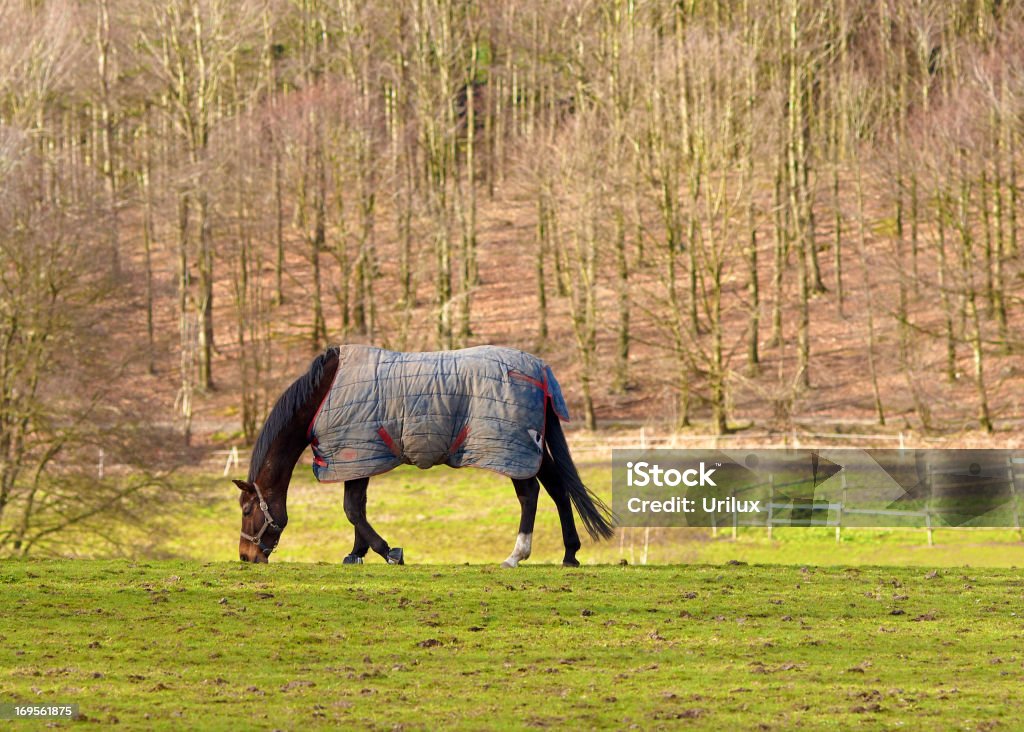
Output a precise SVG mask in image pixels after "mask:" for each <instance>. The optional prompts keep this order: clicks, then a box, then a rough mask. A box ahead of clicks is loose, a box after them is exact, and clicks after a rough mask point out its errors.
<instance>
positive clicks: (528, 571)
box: [0, 560, 1024, 730]
mask: <svg viewBox="0 0 1024 732" xmlns="http://www.w3.org/2000/svg"><path fill="white" fill-rule="evenodd" d="M894 612H895V613H896V614H894ZM1022 615H1024V580H1022V579H1021V577H1020V573H1019V572H1016V571H1012V570H1005V569H984V570H977V569H970V570H940V571H939V572H938V573H937V574H936V573H932V572H926V571H924V570H922V569H919V568H892V567H885V568H881V567H863V568H843V569H840V568H810V569H808V568H800V567H787V566H777V565H770V566H730V565H726V566H709V565H699V566H680V567H632V566H630V567H618V566H614V567H610V566H604V567H584V568H581V569H578V570H563V569H561V568H558V567H545V566H534V567H529V566H523V567H521V568H520V569H517V570H500V569H497V568H496V567H491V566H483V567H480V566H472V567H463V566H420V567H414V566H406V567H388V566H385V565H382V564H376V565H364V566H362V567H344V566H339V565H336V564H333V565H322V564H288V563H277V564H271V565H264V566H252V565H243V564H240V563H238V562H231V563H206V564H202V563H197V562H177V561H169V562H157V561H152V562H140V563H131V562H128V561H123V560H117V561H63V560H61V561H33V560H18V561H7V562H4V563H3V564H0V617H2V618H3V624H2V625H0V701H19V702H54V703H78V704H80V707H81V712H82V714H84V715H85V716H86V717H87V721H86V722H85V723H82V722H74V723H72V722H62V723H59V724H60V725H61V726H63V727H74V728H98V727H99V726H101V725H102V726H107V725H109V724H110V723H111V722H112V721H114V720H115V719H116V720H117V721H119V722H120V723H121V726H122V728H126V729H187V728H192V729H194V728H204V729H223V730H235V729H266V730H270V729H292V730H294V729H338V728H359V729H395V728H402V729H437V728H462V729H484V728H523V727H541V726H553V727H559V728H566V727H573V728H586V727H588V726H589V727H596V728H609V727H611V728H619V729H622V728H629V727H633V726H635V727H636V728H639V729H656V728H675V727H677V726H681V725H683V724H685V725H686V726H687V727H692V728H695V729H757V728H761V729H780V730H781V729H789V728H792V727H794V726H798V725H802V726H804V727H806V728H810V729H852V728H863V729H889V728H896V727H909V728H913V729H968V730H976V729H1015V728H1020V727H1021V726H1024V705H1022V704H1021V701H1022V698H1021V697H1022V692H1021V673H1022V672H1021V666H1022V662H1024V654H1022V652H1021V648H1022V645H1021V639H1022V636H1024V623H1022ZM44 725H45V723H44V722H18V723H17V724H16V725H15V726H14V727H13V728H15V729H22V728H25V729H29V728H43V727H44Z"/></svg>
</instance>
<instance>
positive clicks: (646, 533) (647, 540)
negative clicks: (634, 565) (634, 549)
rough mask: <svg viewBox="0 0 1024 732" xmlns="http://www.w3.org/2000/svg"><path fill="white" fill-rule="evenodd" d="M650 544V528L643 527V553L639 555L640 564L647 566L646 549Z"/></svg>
mask: <svg viewBox="0 0 1024 732" xmlns="http://www.w3.org/2000/svg"><path fill="white" fill-rule="evenodd" d="M650 543H651V527H650V526H645V527H644V551H643V554H641V555H640V564H647V547H648V546H649V545H650Z"/></svg>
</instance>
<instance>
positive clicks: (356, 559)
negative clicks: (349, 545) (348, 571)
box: [341, 554, 363, 564]
mask: <svg viewBox="0 0 1024 732" xmlns="http://www.w3.org/2000/svg"><path fill="white" fill-rule="evenodd" d="M341 563H342V564H362V563H363V558H362V557H360V556H358V555H356V554H349V555H348V556H347V557H345V558H344V559H342V560H341Z"/></svg>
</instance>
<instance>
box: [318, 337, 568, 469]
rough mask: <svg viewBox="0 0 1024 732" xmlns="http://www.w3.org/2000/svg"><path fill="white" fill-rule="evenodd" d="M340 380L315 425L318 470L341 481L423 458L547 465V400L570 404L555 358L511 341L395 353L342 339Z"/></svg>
mask: <svg viewBox="0 0 1024 732" xmlns="http://www.w3.org/2000/svg"><path fill="white" fill-rule="evenodd" d="M338 355H339V360H338V371H337V375H336V376H335V377H334V383H333V384H332V386H331V389H330V391H328V392H327V396H326V397H325V398H324V401H323V403H322V404H321V405H320V408H319V410H318V411H317V413H316V416H315V417H314V418H313V421H312V423H311V424H310V426H309V432H308V434H307V437H308V438H309V440H310V444H311V445H312V447H313V456H314V457H313V473H314V474H315V475H316V477H317V480H319V481H322V482H335V481H341V480H353V479H356V478H365V477H368V476H371V475H378V474H380V473H385V472H387V471H389V470H392V469H393V468H395V467H397V466H399V465H401V464H402V463H410V464H412V465H415V466H417V467H420V468H429V467H431V466H434V465H442V464H443V465H450V466H451V467H453V468H462V467H467V466H473V467H477V468H487V469H488V470H493V471H495V472H498V473H501V474H502V475H507V476H508V477H510V478H529V477H532V476H534V475H536V474H537V470H538V469H539V468H540V462H541V457H542V451H543V445H544V416H545V409H546V407H547V405H548V404H549V403H550V404H551V407H552V409H553V410H554V411H555V413H556V414H557V415H558V416H559V418H560V419H563V420H565V419H568V418H569V412H568V409H567V408H566V406H565V400H564V398H563V397H562V390H561V388H560V387H559V386H558V382H557V381H555V376H554V374H553V373H552V372H551V367H550V366H548V365H547V364H545V363H544V362H543V361H542V360H541V359H539V358H537V357H536V356H531V355H530V354H528V353H523V352H522V351H517V350H515V349H512V348H498V347H495V346H479V347H477V348H466V349H463V350H459V351H439V352H433V353H396V352H395V351H385V350H382V349H380V348H372V347H369V346H341V347H340V348H339V354H338Z"/></svg>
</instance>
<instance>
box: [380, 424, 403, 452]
mask: <svg viewBox="0 0 1024 732" xmlns="http://www.w3.org/2000/svg"><path fill="white" fill-rule="evenodd" d="M377 434H378V435H380V439H382V440H384V444H385V445H387V446H388V449H389V450H391V452H393V453H394V454H395V457H397V458H400V457H402V452H401V450H399V449H398V445H396V444H395V441H394V439H392V437H391V435H389V434H388V431H387V430H386V429H384V428H383V427H381V428H379V429H378V430H377Z"/></svg>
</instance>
